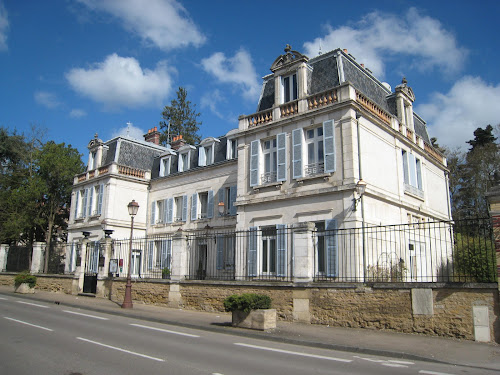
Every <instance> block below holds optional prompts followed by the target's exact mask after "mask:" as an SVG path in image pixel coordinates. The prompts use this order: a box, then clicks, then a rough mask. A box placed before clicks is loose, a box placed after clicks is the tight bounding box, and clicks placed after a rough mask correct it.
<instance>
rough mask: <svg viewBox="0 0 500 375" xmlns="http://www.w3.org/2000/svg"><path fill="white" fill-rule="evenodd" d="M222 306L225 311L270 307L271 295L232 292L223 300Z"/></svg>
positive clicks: (246, 310) (245, 310)
mask: <svg viewBox="0 0 500 375" xmlns="http://www.w3.org/2000/svg"><path fill="white" fill-rule="evenodd" d="M224 308H225V309H226V311H235V310H241V311H244V312H249V311H250V310H258V309H269V308H271V297H269V296H266V295H265V294H256V293H243V294H241V295H237V294H233V295H232V296H229V297H227V298H226V299H225V300H224Z"/></svg>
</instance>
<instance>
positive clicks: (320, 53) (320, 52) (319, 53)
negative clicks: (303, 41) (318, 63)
mask: <svg viewBox="0 0 500 375" xmlns="http://www.w3.org/2000/svg"><path fill="white" fill-rule="evenodd" d="M322 54H323V51H322V50H321V39H320V40H319V52H318V55H322Z"/></svg>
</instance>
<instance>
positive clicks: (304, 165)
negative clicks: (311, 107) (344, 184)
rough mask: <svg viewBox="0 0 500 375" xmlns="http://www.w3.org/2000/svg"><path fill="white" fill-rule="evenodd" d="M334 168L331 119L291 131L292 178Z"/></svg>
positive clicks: (333, 135) (333, 131)
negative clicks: (320, 123)
mask: <svg viewBox="0 0 500 375" xmlns="http://www.w3.org/2000/svg"><path fill="white" fill-rule="evenodd" d="M335 170H336V156H335V124H334V121H333V120H328V121H325V122H323V124H322V126H318V127H314V128H307V129H303V128H298V129H294V130H293V131H292V175H293V178H294V179H297V178H302V177H310V176H314V175H316V174H323V173H332V172H335Z"/></svg>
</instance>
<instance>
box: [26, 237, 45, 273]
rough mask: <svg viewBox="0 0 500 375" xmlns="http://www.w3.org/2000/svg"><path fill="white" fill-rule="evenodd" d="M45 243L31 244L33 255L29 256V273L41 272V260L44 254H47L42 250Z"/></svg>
mask: <svg viewBox="0 0 500 375" xmlns="http://www.w3.org/2000/svg"><path fill="white" fill-rule="evenodd" d="M44 247H45V242H33V253H32V255H31V270H30V272H31V273H33V274H34V273H40V272H41V271H42V270H43V260H44V256H43V255H44V253H45V254H47V251H46V250H44Z"/></svg>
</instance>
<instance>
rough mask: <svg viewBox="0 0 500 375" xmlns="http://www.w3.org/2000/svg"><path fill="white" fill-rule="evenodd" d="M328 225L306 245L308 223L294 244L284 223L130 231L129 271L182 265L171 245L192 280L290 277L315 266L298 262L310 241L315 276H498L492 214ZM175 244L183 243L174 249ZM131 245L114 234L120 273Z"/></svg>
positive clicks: (144, 274) (146, 273) (482, 279)
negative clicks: (137, 235)
mask: <svg viewBox="0 0 500 375" xmlns="http://www.w3.org/2000/svg"><path fill="white" fill-rule="evenodd" d="M326 228H329V227H328V226H327V227H326ZM326 228H325V225H322V224H321V223H317V224H316V229H314V230H312V231H311V232H310V233H309V235H307V236H306V237H307V240H306V242H307V241H308V242H307V245H306V244H305V243H306V242H304V233H303V228H302V229H301V231H302V234H300V236H302V237H301V238H302V239H301V242H300V244H299V243H297V244H295V243H294V241H295V239H296V236H295V233H294V228H293V227H292V228H291V227H287V226H284V225H273V226H268V227H260V228H250V229H249V230H245V231H235V230H227V231H216V230H212V229H209V230H204V231H199V232H190V233H189V234H187V235H186V234H184V235H183V236H182V239H181V242H180V240H179V237H173V236H172V235H164V236H157V237H148V238H142V239H133V240H132V267H131V270H132V276H133V277H137V278H156V279H160V278H169V277H170V275H171V273H175V272H178V271H177V268H174V269H173V268H172V262H173V259H174V256H175V255H174V253H175V254H181V253H182V254H183V256H186V258H185V259H183V260H182V262H185V263H184V264H185V265H186V266H185V267H184V268H182V269H183V270H184V274H183V275H176V276H181V277H183V278H186V279H189V280H267V281H292V280H293V279H294V276H295V275H294V270H299V271H295V272H301V275H302V274H307V273H309V274H310V273H311V271H310V270H307V269H302V268H301V267H302V266H300V265H299V264H297V265H295V264H294V262H297V259H296V258H295V256H296V255H300V256H302V255H304V254H306V250H305V249H303V248H297V246H310V248H311V251H309V252H308V253H309V255H308V256H309V257H310V262H309V264H312V266H311V267H314V269H313V270H312V276H313V280H314V281H318V282H459V283H463V282H478V283H489V282H495V281H496V280H497V276H496V255H495V247H494V241H493V233H492V227H491V223H490V220H489V219H474V220H465V221H459V222H452V221H449V222H448V221H446V222H415V223H412V224H401V225H387V226H368V225H365V226H362V225H361V224H359V227H356V228H341V229H326ZM297 233H298V232H297ZM176 246H182V247H183V249H181V250H179V252H176V251H174V250H176V248H175V247H176ZM129 247H130V243H129V240H128V239H127V240H114V241H113V255H112V258H114V259H116V263H117V264H118V272H117V274H118V275H119V276H123V277H124V276H126V275H127V267H128V256H129ZM183 252H184V253H183ZM304 256H306V255H304ZM182 262H181V261H179V263H178V264H181V263H182ZM306 263H307V262H306ZM304 267H306V268H307V267H309V266H304Z"/></svg>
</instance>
